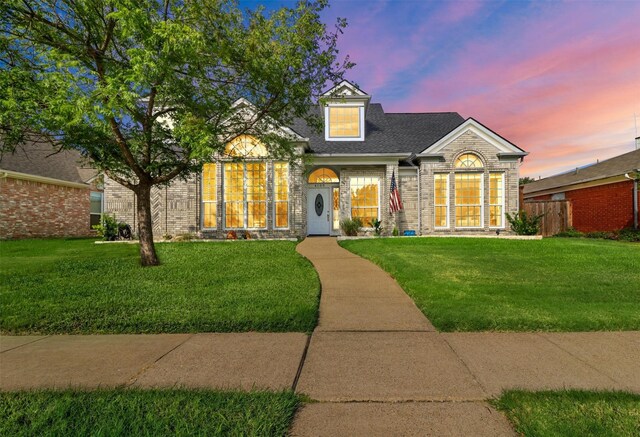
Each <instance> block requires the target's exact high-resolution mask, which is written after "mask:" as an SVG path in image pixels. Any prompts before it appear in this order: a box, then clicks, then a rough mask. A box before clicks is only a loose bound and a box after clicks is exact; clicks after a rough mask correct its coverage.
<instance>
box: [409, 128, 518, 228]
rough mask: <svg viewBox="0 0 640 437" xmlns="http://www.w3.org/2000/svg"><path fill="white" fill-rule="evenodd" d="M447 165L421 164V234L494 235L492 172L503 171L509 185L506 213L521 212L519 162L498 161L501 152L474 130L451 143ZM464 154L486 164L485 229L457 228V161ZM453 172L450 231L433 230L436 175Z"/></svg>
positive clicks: (505, 182) (450, 197)
mask: <svg viewBox="0 0 640 437" xmlns="http://www.w3.org/2000/svg"><path fill="white" fill-rule="evenodd" d="M442 152H443V153H444V162H440V161H432V160H423V161H422V162H421V163H420V186H421V190H422V192H421V197H422V199H423V202H422V205H421V208H422V210H421V229H420V230H421V233H423V234H429V233H433V232H435V233H455V232H464V233H470V232H494V230H493V229H491V228H489V173H490V172H503V173H504V175H505V177H504V184H505V204H504V210H505V212H508V213H510V214H514V213H516V212H517V211H518V177H519V163H518V161H517V160H516V159H513V158H510V159H509V160H502V159H499V158H498V155H497V153H498V150H497V149H496V148H495V147H494V146H492V145H491V144H489V143H488V142H486V141H485V140H484V139H482V138H480V137H479V136H478V135H476V134H475V133H473V132H471V131H467V132H465V133H464V134H462V135H460V136H459V137H458V138H457V139H456V140H455V141H453V142H451V144H449V145H448V146H447V147H446V148H445V149H444V150H443V151H442ZM464 152H471V153H475V154H476V155H479V156H480V158H481V159H482V160H483V162H484V168H483V169H481V170H480V169H479V170H480V171H482V172H484V193H485V196H484V226H483V228H482V229H461V230H456V228H455V180H454V172H455V170H456V169H455V168H454V162H455V159H456V158H457V157H458V156H459V155H461V154H462V153H464ZM435 173H449V229H442V230H441V229H436V230H434V228H433V222H434V207H433V198H434V195H433V190H434V174H435ZM504 222H505V229H506V230H508V229H509V223H508V222H507V221H506V220H504Z"/></svg>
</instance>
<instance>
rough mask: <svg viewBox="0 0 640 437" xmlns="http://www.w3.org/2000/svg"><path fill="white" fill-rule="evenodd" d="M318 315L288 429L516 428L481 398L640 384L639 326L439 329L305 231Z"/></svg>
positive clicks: (407, 431) (376, 274)
mask: <svg viewBox="0 0 640 437" xmlns="http://www.w3.org/2000/svg"><path fill="white" fill-rule="evenodd" d="M298 252H300V253H301V254H302V255H304V256H305V257H307V258H308V259H309V260H311V262H312V263H313V264H314V266H315V267H316V269H317V271H318V273H319V275H320V281H321V283H322V297H321V301H320V320H319V324H318V327H317V329H316V330H315V332H314V333H313V336H312V338H311V342H310V345H309V348H308V351H307V355H306V359H305V362H304V366H303V367H302V373H301V375H300V380H299V383H298V385H297V390H298V391H299V392H300V393H304V394H306V395H308V396H309V397H311V398H312V399H314V400H317V401H320V402H318V403H311V404H307V405H305V406H304V407H303V408H302V409H301V410H300V412H299V413H298V415H297V417H296V420H295V422H294V426H293V429H292V434H293V435H300V436H322V435H326V436H331V435H350V436H351V435H363V436H365V435H366V436H371V435H443V434H446V435H461V436H462V435H487V436H496V435H513V430H512V428H511V427H510V425H509V423H508V421H507V419H506V418H505V417H504V416H503V415H502V414H501V413H499V412H497V411H496V410H494V409H493V408H492V407H491V406H490V405H489V404H488V403H486V402H485V400H486V399H489V398H491V397H495V396H499V394H500V393H501V391H502V390H504V389H509V388H520V387H521V388H527V389H532V390H539V389H559V388H584V389H614V390H632V391H638V392H640V333H638V332H624V333H558V334H530V333H522V334H521V333H514V334H502V333H469V334H467V333H460V334H457V333H455V334H440V333H437V332H435V329H434V328H433V326H432V325H431V323H430V322H429V321H428V320H427V319H426V317H424V315H423V314H422V312H420V311H419V310H418V308H417V307H416V306H415V304H414V303H413V301H412V300H411V299H409V297H408V296H407V295H406V294H405V293H404V291H403V290H402V289H401V288H400V287H399V286H398V284H397V283H396V282H395V281H394V280H393V278H391V277H390V276H389V275H388V274H387V273H385V272H384V271H382V270H381V269H380V268H378V267H377V266H375V265H374V264H372V263H370V262H368V261H366V260H364V259H362V258H360V257H358V256H356V255H353V254H352V253H350V252H348V251H346V250H344V249H342V248H340V247H339V246H338V244H337V242H336V240H335V239H334V238H307V239H306V240H304V241H303V242H302V243H301V244H299V245H298Z"/></svg>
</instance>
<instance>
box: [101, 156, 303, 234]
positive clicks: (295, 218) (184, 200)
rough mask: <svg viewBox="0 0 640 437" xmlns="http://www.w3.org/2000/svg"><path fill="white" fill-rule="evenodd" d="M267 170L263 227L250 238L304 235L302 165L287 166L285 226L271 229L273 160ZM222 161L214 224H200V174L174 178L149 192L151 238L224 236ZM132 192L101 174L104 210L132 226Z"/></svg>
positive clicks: (217, 182) (218, 167)
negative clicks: (103, 185)
mask: <svg viewBox="0 0 640 437" xmlns="http://www.w3.org/2000/svg"><path fill="white" fill-rule="evenodd" d="M266 164H267V166H266V170H267V229H257V230H249V232H250V234H251V236H252V237H254V238H291V237H297V236H299V235H306V223H307V222H306V220H307V218H306V212H305V208H304V207H303V205H305V202H306V197H305V195H306V193H305V190H304V188H303V187H304V178H303V176H302V173H303V168H302V167H301V165H297V164H296V165H291V166H290V167H289V228H288V229H274V227H273V225H274V217H273V214H274V205H273V200H274V199H273V162H272V161H267V162H266ZM223 171H224V164H223V163H222V162H217V163H216V176H217V177H216V190H217V197H216V198H217V199H218V202H217V209H216V222H217V225H216V227H215V228H207V229H203V228H202V227H201V223H202V219H201V209H202V208H201V193H202V190H201V176H200V175H196V176H193V177H191V178H189V179H188V180H187V181H182V180H175V181H173V182H172V183H171V184H170V185H169V186H166V187H154V188H153V190H152V193H151V214H152V216H153V233H154V237H155V238H160V237H162V236H163V235H167V234H168V235H172V236H176V235H180V234H185V233H197V234H199V235H201V236H203V237H205V238H226V236H227V232H228V231H227V230H226V229H225V228H224V220H223V219H224V217H223V210H224V204H223V202H222V200H223V196H222V192H223V174H224V173H223ZM135 202H136V199H135V195H134V194H133V192H132V191H131V190H129V189H127V188H125V187H123V186H121V185H120V184H118V183H116V182H115V181H113V180H110V179H108V178H105V212H106V213H108V214H114V215H115V216H116V217H117V218H118V220H121V221H124V222H126V223H129V224H130V225H131V227H132V228H133V229H136V226H137V223H136V217H135Z"/></svg>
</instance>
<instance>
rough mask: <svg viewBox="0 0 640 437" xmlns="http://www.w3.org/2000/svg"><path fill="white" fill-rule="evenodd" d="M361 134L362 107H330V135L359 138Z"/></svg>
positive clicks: (333, 136)
mask: <svg viewBox="0 0 640 437" xmlns="http://www.w3.org/2000/svg"><path fill="white" fill-rule="evenodd" d="M359 136H360V108H358V107H356V106H346V107H345V106H330V107H329V137H331V138H351V137H353V138H357V137H359Z"/></svg>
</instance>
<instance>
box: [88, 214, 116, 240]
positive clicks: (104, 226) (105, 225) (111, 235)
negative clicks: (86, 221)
mask: <svg viewBox="0 0 640 437" xmlns="http://www.w3.org/2000/svg"><path fill="white" fill-rule="evenodd" d="M119 225H120V223H118V221H117V220H116V218H115V216H110V215H109V214H102V215H101V216H100V223H99V224H97V225H93V229H95V230H96V231H97V232H98V236H99V237H102V239H103V240H104V241H114V240H116V239H117V238H118V228H119Z"/></svg>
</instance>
